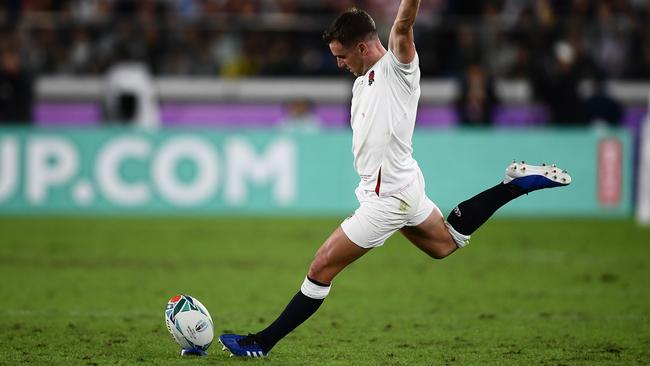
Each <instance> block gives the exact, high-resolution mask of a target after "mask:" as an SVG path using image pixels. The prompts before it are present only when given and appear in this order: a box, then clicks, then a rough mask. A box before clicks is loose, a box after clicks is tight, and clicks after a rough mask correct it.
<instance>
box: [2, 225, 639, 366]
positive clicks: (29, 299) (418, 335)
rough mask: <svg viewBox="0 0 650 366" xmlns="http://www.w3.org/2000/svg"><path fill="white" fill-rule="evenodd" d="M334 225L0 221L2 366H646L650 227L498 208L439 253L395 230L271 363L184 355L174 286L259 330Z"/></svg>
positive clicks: (221, 316)
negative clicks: (169, 311)
mask: <svg viewBox="0 0 650 366" xmlns="http://www.w3.org/2000/svg"><path fill="white" fill-rule="evenodd" d="M338 223H339V220H338V219H327V218H320V219H316V218H278V219H269V218H219V217H217V218H205V217H202V218H187V217H186V218H137V217H133V218H65V217H59V218H9V217H4V218H0V278H1V282H0V289H1V290H2V292H1V293H2V299H3V300H2V305H1V306H0V316H1V318H2V320H3V322H2V331H1V332H0V342H1V347H0V364H6V365H15V364H35V365H49V364H55V365H112V364H118V365H228V364H231V365H241V364H242V362H248V364H249V365H251V364H254V363H259V364H261V365H283V366H284V365H648V364H650V285H649V284H648V281H649V280H650V230H649V229H640V228H638V227H636V226H635V225H634V223H633V222H632V221H631V220H591V219H506V218H497V219H494V220H492V221H490V222H489V223H488V224H486V225H485V226H484V227H483V228H481V229H480V230H479V231H478V232H477V233H475V235H474V237H473V239H472V243H471V244H470V245H469V246H468V247H467V248H465V249H463V250H460V251H458V252H456V253H455V254H454V255H452V256H451V257H449V258H447V259H444V260H442V261H435V260H432V259H429V258H428V257H427V256H426V255H425V254H424V253H421V252H419V251H418V250H417V249H416V248H415V247H414V246H412V245H411V244H409V243H408V242H407V241H406V240H405V239H404V238H402V237H401V236H400V235H396V236H394V237H393V238H392V239H390V240H389V241H388V242H387V243H386V245H385V246H384V247H382V248H379V249H374V250H372V251H371V252H370V253H368V254H367V255H366V256H365V257H363V258H361V259H360V260H359V261H357V262H356V263H354V264H353V265H352V266H351V267H349V268H348V269H346V270H345V271H344V272H343V273H342V274H341V275H339V277H338V278H337V279H335V281H334V283H333V287H332V291H331V293H330V296H329V297H328V298H327V300H326V301H325V303H324V304H323V306H322V307H321V309H320V310H319V311H318V312H317V313H316V315H315V316H314V317H312V318H311V319H309V320H308V321H307V322H306V323H305V324H303V325H302V326H301V327H299V328H298V329H297V330H296V331H295V332H293V333H292V334H290V335H289V336H288V337H287V338H286V339H285V340H283V341H282V342H280V343H279V344H278V345H277V346H276V348H275V349H274V350H273V352H271V354H270V357H269V358H267V359H264V360H240V359H229V358H228V356H227V354H226V353H224V352H222V351H221V349H220V347H219V346H218V344H215V345H213V347H212V348H211V349H210V355H209V356H208V357H205V358H202V359H196V358H191V359H181V358H180V357H179V356H178V347H177V346H176V344H175V343H173V341H172V339H171V337H170V336H169V335H168V333H167V330H166V328H165V324H164V320H163V310H164V306H165V304H166V303H167V300H168V299H169V298H170V297H171V296H173V295H175V294H176V293H179V292H182V293H187V294H190V295H193V296H195V297H197V298H198V299H200V300H201V301H202V302H203V303H204V304H205V305H206V306H207V307H208V309H209V310H210V312H211V313H212V316H213V320H214V323H215V332H216V333H217V334H219V333H221V332H225V331H234V332H249V331H258V330H260V329H261V328H262V327H264V326H265V325H267V324H268V323H269V322H270V321H272V320H273V319H275V317H276V315H277V314H279V312H280V311H281V310H282V309H283V307H284V305H285V304H286V303H287V301H288V300H289V299H290V298H291V297H292V296H293V295H294V294H295V293H296V291H298V289H299V286H300V284H301V283H302V280H303V277H304V275H305V273H306V270H307V266H308V264H309V262H310V260H311V258H312V256H313V254H314V252H315V251H316V249H317V248H318V246H319V245H320V244H321V242H322V241H323V240H324V239H325V238H326V237H327V236H328V235H329V233H330V232H331V231H332V230H333V229H334V228H335V227H336V225H338Z"/></svg>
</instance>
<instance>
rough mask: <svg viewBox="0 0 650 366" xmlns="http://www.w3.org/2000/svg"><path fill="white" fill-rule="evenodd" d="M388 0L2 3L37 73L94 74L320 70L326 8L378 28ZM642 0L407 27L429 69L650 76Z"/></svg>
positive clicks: (649, 34) (465, 16)
mask: <svg viewBox="0 0 650 366" xmlns="http://www.w3.org/2000/svg"><path fill="white" fill-rule="evenodd" d="M398 4H399V1H397V0H390V1H388V0H358V1H351V0H335V1H324V0H320V1H319V0H140V1H133V0H128V1H127V0H56V1H55V0H25V1H20V0H8V1H5V2H4V5H0V22H1V24H2V38H1V39H2V47H3V48H7V47H9V48H17V49H20V51H21V52H22V53H23V57H24V58H25V59H26V62H27V64H28V66H29V67H30V68H31V69H32V70H34V71H35V72H36V73H45V74H59V73H65V74H96V73H101V72H104V71H105V70H106V69H107V68H108V67H109V66H110V65H111V64H113V63H114V62H116V61H118V60H123V59H130V60H133V59H135V60H141V61H144V62H146V63H147V64H148V65H149V67H150V69H151V70H152V71H153V73H154V74H182V75H186V74H198V75H222V76H232V77H237V76H250V75H282V76H284V75H296V74H299V75H300V74H308V75H329V74H333V73H336V68H335V64H334V61H333V60H332V59H331V56H330V55H329V53H328V49H327V47H325V46H324V45H323V43H322V41H321V40H320V34H321V31H322V29H323V28H324V27H325V26H326V25H327V24H328V23H329V21H331V20H332V19H333V17H334V16H335V15H336V14H337V13H339V12H341V11H343V10H345V9H347V8H349V7H351V6H353V5H356V6H357V7H359V8H364V9H367V10H368V11H369V12H370V13H371V14H372V15H373V16H374V17H375V19H376V20H377V23H378V26H379V28H380V30H381V31H382V32H383V33H384V34H385V33H386V32H387V31H388V27H389V26H390V23H391V21H392V19H393V17H394V15H395V12H396V11H397V5H398ZM648 4H649V2H648V1H647V0H485V1H481V0H423V1H422V4H421V9H420V14H419V19H418V22H417V26H416V33H417V35H416V37H417V38H416V39H417V45H418V48H419V52H420V57H421V63H422V71H423V73H424V75H425V76H426V77H447V76H458V75H461V74H463V73H464V72H465V70H466V69H467V67H468V66H470V65H475V64H478V65H481V66H483V67H485V68H486V71H487V73H488V74H489V75H491V76H493V77H507V78H533V77H534V76H535V75H539V71H540V69H543V68H553V67H554V65H552V64H553V62H554V61H553V60H554V59H556V58H559V59H561V60H563V61H569V62H570V63H572V64H575V68H576V69H578V70H577V72H579V73H582V74H584V73H593V72H602V73H604V74H605V75H606V76H607V77H613V78H633V79H639V78H641V79H648V78H649V77H650V23H649V22H648V21H649V20H650V17H649V5H648Z"/></svg>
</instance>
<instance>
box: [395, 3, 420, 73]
mask: <svg viewBox="0 0 650 366" xmlns="http://www.w3.org/2000/svg"><path fill="white" fill-rule="evenodd" d="M419 7H420V1H419V0H402V2H401V3H400V4H399V10H398V11H397V17H395V22H394V23H393V27H392V28H391V30H390V37H389V38H388V48H390V50H391V51H393V53H394V54H395V56H396V57H397V59H398V60H399V62H401V63H404V64H408V63H410V62H411V61H413V58H415V43H414V41H413V23H415V17H416V16H417V15H418V8H419Z"/></svg>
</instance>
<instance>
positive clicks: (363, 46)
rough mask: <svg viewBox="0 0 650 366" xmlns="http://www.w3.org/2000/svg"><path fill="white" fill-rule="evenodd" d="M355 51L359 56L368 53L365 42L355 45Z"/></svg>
mask: <svg viewBox="0 0 650 366" xmlns="http://www.w3.org/2000/svg"><path fill="white" fill-rule="evenodd" d="M357 50H358V51H359V53H360V54H361V56H365V55H366V54H367V53H368V46H367V45H366V43H365V42H359V43H357Z"/></svg>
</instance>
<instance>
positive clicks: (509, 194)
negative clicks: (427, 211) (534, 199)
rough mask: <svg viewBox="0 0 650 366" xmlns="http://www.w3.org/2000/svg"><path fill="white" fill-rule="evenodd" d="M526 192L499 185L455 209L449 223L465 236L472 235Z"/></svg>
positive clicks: (511, 186)
mask: <svg viewBox="0 0 650 366" xmlns="http://www.w3.org/2000/svg"><path fill="white" fill-rule="evenodd" d="M524 193H525V192H524V191H523V190H522V189H520V188H519V187H517V186H515V185H513V184H503V183H499V184H497V185H496V186H494V187H492V188H490V189H488V190H485V191H483V192H481V193H479V194H477V195H476V196H474V197H472V198H470V199H468V200H467V201H463V202H461V203H460V204H458V206H456V208H454V209H453V210H452V211H451V213H450V214H449V217H447V222H448V223H449V224H450V225H451V226H452V227H453V228H454V229H456V231H458V232H459V233H461V234H463V235H471V234H472V233H473V232H474V231H476V229H478V228H479V227H480V226H481V225H483V224H484V223H485V222H486V221H487V219H489V218H490V216H492V214H494V212H496V210H498V209H499V208H500V207H501V206H503V205H505V204H506V203H508V202H510V201H512V200H513V199H515V198H517V197H519V196H521V195H522V194H524Z"/></svg>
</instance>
